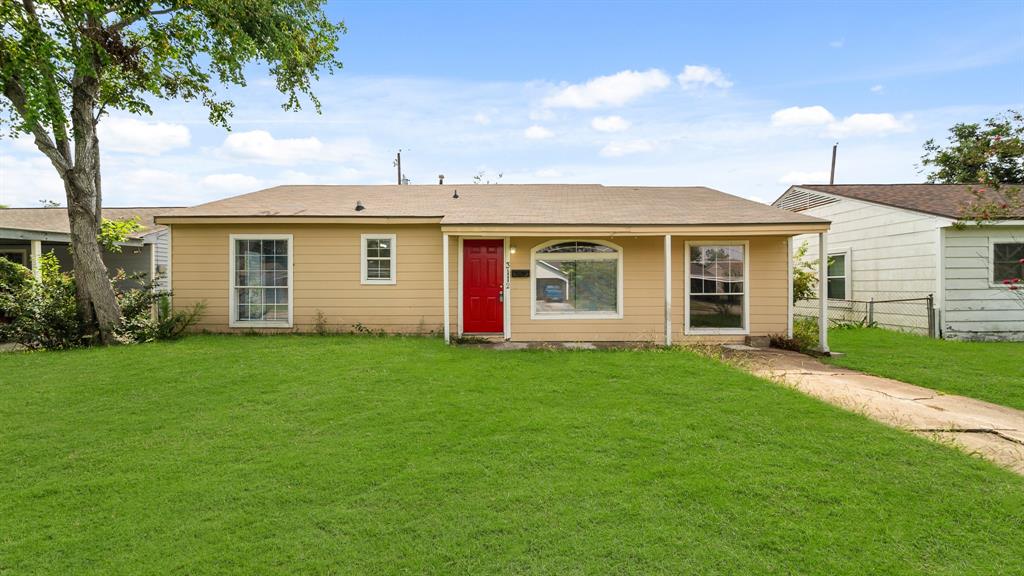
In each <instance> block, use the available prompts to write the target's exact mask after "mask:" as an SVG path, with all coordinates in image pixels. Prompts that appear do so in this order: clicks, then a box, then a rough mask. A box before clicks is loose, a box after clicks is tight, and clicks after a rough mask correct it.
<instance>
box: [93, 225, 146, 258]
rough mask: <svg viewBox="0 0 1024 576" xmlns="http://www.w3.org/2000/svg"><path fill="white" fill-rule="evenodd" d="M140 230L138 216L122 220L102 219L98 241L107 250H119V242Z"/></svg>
mask: <svg viewBox="0 0 1024 576" xmlns="http://www.w3.org/2000/svg"><path fill="white" fill-rule="evenodd" d="M139 230H142V224H139V219H138V218H133V219H130V220H129V219H123V220H107V219H106V218H104V219H103V223H102V224H100V233H99V242H100V246H102V247H103V249H104V250H106V251H107V252H120V251H121V243H122V242H124V241H125V240H127V239H128V238H129V237H130V236H131V235H132V233H134V232H138V231H139Z"/></svg>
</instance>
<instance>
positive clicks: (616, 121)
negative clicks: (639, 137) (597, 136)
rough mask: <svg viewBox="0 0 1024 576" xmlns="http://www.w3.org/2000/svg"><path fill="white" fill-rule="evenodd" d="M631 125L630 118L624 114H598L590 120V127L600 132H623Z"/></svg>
mask: <svg viewBox="0 0 1024 576" xmlns="http://www.w3.org/2000/svg"><path fill="white" fill-rule="evenodd" d="M629 126H630V123H629V120H626V119H625V118H623V117H622V116H598V117H596V118H594V119H593V120H591V121H590V127H591V128H593V129H594V130H597V131H598V132H622V131H623V130H628V129H629Z"/></svg>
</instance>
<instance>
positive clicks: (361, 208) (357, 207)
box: [356, 200, 366, 212]
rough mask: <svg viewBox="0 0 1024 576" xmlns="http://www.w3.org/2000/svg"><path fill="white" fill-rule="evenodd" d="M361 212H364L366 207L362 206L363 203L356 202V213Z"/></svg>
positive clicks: (360, 201)
mask: <svg viewBox="0 0 1024 576" xmlns="http://www.w3.org/2000/svg"><path fill="white" fill-rule="evenodd" d="M363 210H366V206H363V201H362V200H356V212H362V211H363Z"/></svg>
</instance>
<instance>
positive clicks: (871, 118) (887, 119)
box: [828, 114, 906, 136]
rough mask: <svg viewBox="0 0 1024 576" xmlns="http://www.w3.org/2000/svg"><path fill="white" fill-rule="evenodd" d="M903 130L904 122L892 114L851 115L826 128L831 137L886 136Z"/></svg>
mask: <svg viewBox="0 0 1024 576" xmlns="http://www.w3.org/2000/svg"><path fill="white" fill-rule="evenodd" d="M903 130H906V122H905V121H903V120H898V119H897V118H896V117H895V116H893V115H892V114H851V115H850V116H847V117H846V118H843V119H842V120H840V121H838V122H834V123H832V124H829V126H828V133H829V134H830V135H832V136H859V135H867V134H886V133H889V132H899V131H903Z"/></svg>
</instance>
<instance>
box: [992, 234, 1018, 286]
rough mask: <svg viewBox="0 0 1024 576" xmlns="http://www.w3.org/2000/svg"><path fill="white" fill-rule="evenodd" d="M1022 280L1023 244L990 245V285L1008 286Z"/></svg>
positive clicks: (997, 243) (998, 243) (999, 243)
mask: <svg viewBox="0 0 1024 576" xmlns="http://www.w3.org/2000/svg"><path fill="white" fill-rule="evenodd" d="M1015 278H1024V242H995V243H993V244H992V283H993V284H1004V283H1005V284H1010V283H1011V282H1012V281H1013V280H1014V279H1015Z"/></svg>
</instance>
